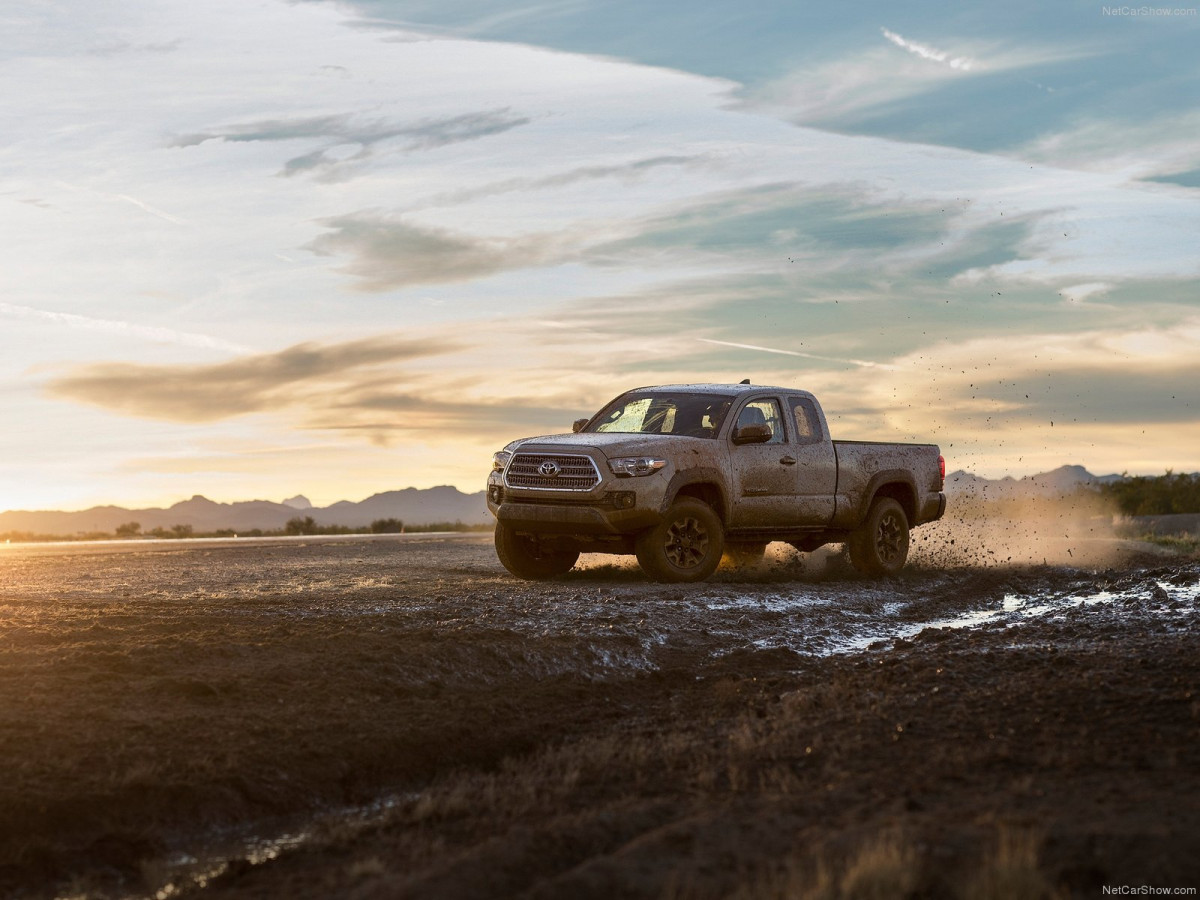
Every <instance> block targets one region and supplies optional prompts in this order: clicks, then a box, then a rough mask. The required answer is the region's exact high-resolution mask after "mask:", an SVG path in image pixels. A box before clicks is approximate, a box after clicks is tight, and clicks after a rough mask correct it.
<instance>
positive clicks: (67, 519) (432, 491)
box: [0, 486, 492, 535]
mask: <svg viewBox="0 0 1200 900" xmlns="http://www.w3.org/2000/svg"><path fill="white" fill-rule="evenodd" d="M297 516H300V517H303V516H312V518H313V520H314V521H315V522H316V523H317V524H318V525H344V526H347V527H351V528H360V527H364V526H368V525H370V524H371V523H372V522H374V521H375V520H376V519H400V520H401V521H403V522H404V523H405V524H406V525H430V524H433V523H436V522H462V523H463V524H464V525H481V524H484V523H487V522H490V521H491V520H492V516H491V514H490V513H489V512H488V509H487V501H486V495H485V494H484V492H483V491H479V492H477V493H474V494H464V493H462V492H461V491H460V490H458V489H457V488H454V487H449V486H442V487H434V488H427V489H424V490H418V489H417V488H405V489H404V490H401V491H387V492H385V493H382V494H375V495H373V496H371V497H368V498H367V499H366V500H362V501H360V502H358V503H352V502H351V501H349V500H342V501H339V502H338V503H334V504H333V505H332V506H326V507H316V506H313V505H312V504H311V503H309V501H308V498H307V497H304V496H303V495H299V496H296V497H292V498H290V499H288V500H285V501H283V502H282V503H275V502H273V501H270V500H249V501H245V502H241V503H215V502H213V501H212V500H209V499H207V498H206V497H201V496H199V495H196V496H195V497H192V499H190V500H184V501H182V502H180V503H176V504H174V505H172V506H169V507H167V508H166V509H158V508H154V509H126V508H124V507H121V506H95V507H92V508H91V509H85V510H80V511H78V512H57V511H26V510H12V511H9V512H4V513H0V534H4V533H6V532H10V531H23V532H30V533H33V534H59V535H73V534H78V533H80V532H115V531H116V529H117V527H118V526H120V525H125V524H127V523H129V522H137V523H138V524H139V525H140V526H141V529H142V531H143V532H148V531H152V530H153V529H155V528H163V529H166V530H170V529H171V528H173V527H174V526H176V525H190V526H191V527H192V529H193V530H194V531H196V532H198V533H204V532H213V531H218V530H221V529H232V530H233V531H235V532H244V531H250V530H252V529H255V528H261V529H262V530H264V531H270V530H279V529H282V528H283V527H284V526H285V525H286V524H287V522H288V520H289V519H293V518H296V517H297Z"/></svg>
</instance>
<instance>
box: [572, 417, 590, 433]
mask: <svg viewBox="0 0 1200 900" xmlns="http://www.w3.org/2000/svg"><path fill="white" fill-rule="evenodd" d="M588 421H589V420H588V419H576V420H575V421H574V422H572V423H571V431H572V433H574V434H578V433H579V432H581V431H583V426H585V425H586V424H587V423H588Z"/></svg>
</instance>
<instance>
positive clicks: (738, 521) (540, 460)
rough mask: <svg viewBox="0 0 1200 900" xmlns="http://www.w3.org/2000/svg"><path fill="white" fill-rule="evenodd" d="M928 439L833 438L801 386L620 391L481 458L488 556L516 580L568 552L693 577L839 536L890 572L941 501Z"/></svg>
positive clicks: (556, 567)
mask: <svg viewBox="0 0 1200 900" xmlns="http://www.w3.org/2000/svg"><path fill="white" fill-rule="evenodd" d="M945 476H946V464H945V460H944V459H943V458H942V457H941V455H940V454H939V451H938V448H937V446H936V445H934V444H889V443H876V442H869V441H835V440H832V439H830V436H829V426H828V424H827V423H826V421H825V414H824V412H823V411H822V410H821V405H820V404H819V403H818V402H817V399H816V398H815V397H814V396H813V395H812V394H810V393H808V392H807V391H799V390H793V389H791V388H782V387H762V386H758V385H751V384H749V383H747V382H742V383H741V384H673V385H662V386H658V387H642V388H636V389H635V390H632V391H627V392H626V393H624V394H621V395H620V396H619V397H617V398H616V399H615V400H613V401H612V402H611V403H609V404H608V405H607V406H605V407H604V408H603V409H601V410H600V411H599V412H598V413H596V414H595V415H594V416H592V417H591V418H590V419H579V420H578V421H576V422H575V425H574V429H573V431H572V433H570V434H556V435H549V436H544V437H532V438H524V439H522V440H517V441H513V442H512V443H510V444H509V445H508V446H506V447H505V448H504V449H503V450H501V451H499V452H497V453H496V454H495V455H494V457H493V459H492V472H491V474H490V475H489V476H488V485H487V502H488V509H490V510H491V512H492V514H493V515H495V517H496V554H497V556H499V558H500V562H501V563H502V564H503V565H504V567H505V568H506V569H508V571H510V572H512V573H513V574H514V575H517V576H518V577H521V578H532V579H540V578H553V577H555V576H558V575H562V574H565V573H566V572H568V571H570V569H571V568H572V567H573V566H574V565H575V563H576V561H577V560H578V559H579V554H580V553H582V552H588V553H626V554H628V553H633V554H636V556H637V560H638V564H639V565H640V566H641V568H642V570H643V571H644V572H645V573H646V574H647V575H648V576H649V577H650V578H651V579H653V580H655V581H685V582H686V581H702V580H704V579H705V578H708V577H709V576H710V575H711V574H712V573H713V572H714V571H715V570H716V568H717V566H718V565H719V564H720V562H721V559H722V556H723V555H726V556H729V557H732V558H733V559H734V560H735V561H740V562H747V561H753V560H754V559H756V558H757V559H761V558H762V555H763V553H764V551H765V548H766V546H767V544H768V543H769V542H771V541H786V542H787V543H789V544H791V545H792V546H793V547H795V548H796V549H798V550H800V551H801V552H805V553H807V552H811V551H813V550H816V549H817V548H818V547H820V546H822V545H824V544H828V543H844V544H845V545H846V546H847V549H848V551H849V556H850V562H851V563H852V564H853V566H854V567H855V568H856V569H858V570H859V571H860V572H863V573H864V574H867V575H870V576H873V577H880V576H889V575H894V574H896V573H897V572H899V571H900V569H901V567H903V565H904V562H905V560H906V559H907V557H908V545H909V529H911V528H914V527H916V526H918V525H922V524H924V523H926V522H932V521H934V520H935V519H938V518H941V516H942V514H943V513H944V512H945V509H946V495H945V494H944V493H943V490H942V489H943V486H944V481H945Z"/></svg>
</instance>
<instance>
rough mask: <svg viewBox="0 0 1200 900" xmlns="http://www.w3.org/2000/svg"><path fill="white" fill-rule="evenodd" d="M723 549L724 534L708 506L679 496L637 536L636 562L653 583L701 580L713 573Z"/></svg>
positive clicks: (702, 502)
mask: <svg viewBox="0 0 1200 900" xmlns="http://www.w3.org/2000/svg"><path fill="white" fill-rule="evenodd" d="M724 546H725V531H724V529H723V528H722V527H721V520H720V519H719V518H717V514H716V513H715V512H713V510H712V507H711V506H709V505H708V504H707V503H705V502H704V501H702V500H697V499H696V498H694V497H683V498H681V499H679V500H676V501H675V503H674V504H672V506H671V508H670V509H669V510H667V514H666V515H665V516H664V517H663V520H662V522H660V523H659V524H658V525H655V526H654V527H653V528H651V529H650V530H649V531H646V532H643V533H642V534H641V535H640V536H639V537H638V539H637V545H636V551H637V561H638V565H640V566H641V567H642V571H643V572H645V573H646V574H647V575H648V576H649V577H650V578H651V579H653V580H654V581H703V580H704V579H705V578H707V577H708V576H709V575H711V574H712V573H713V572H715V571H716V570H717V565H718V564H719V563H720V562H721V551H722V549H723V548H724Z"/></svg>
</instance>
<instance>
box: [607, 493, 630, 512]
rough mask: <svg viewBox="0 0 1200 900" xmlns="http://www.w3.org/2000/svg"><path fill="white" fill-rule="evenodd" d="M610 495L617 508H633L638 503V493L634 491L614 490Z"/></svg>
mask: <svg viewBox="0 0 1200 900" xmlns="http://www.w3.org/2000/svg"><path fill="white" fill-rule="evenodd" d="M608 496H609V497H610V498H611V499H612V504H613V506H615V507H616V508H617V509H633V507H634V506H635V505H636V504H637V494H636V493H634V492H633V491H613V492H611V493H610V494H609V495H608Z"/></svg>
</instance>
